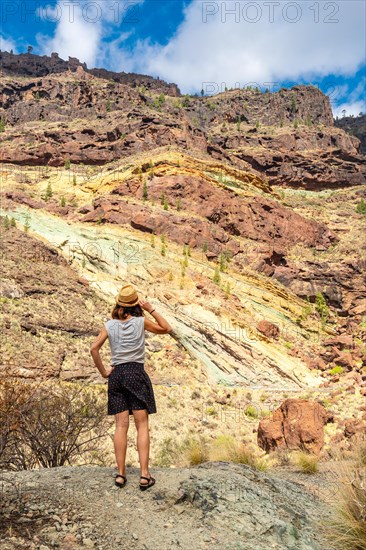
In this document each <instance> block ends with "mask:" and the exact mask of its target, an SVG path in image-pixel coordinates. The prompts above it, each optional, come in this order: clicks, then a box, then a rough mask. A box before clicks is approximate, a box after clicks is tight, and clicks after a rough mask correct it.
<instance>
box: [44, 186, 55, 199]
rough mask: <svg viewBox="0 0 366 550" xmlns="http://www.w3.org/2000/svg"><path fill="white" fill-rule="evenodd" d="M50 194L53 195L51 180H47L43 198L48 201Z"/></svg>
mask: <svg viewBox="0 0 366 550" xmlns="http://www.w3.org/2000/svg"><path fill="white" fill-rule="evenodd" d="M52 195H53V192H52V186H51V182H48V184H47V187H46V193H45V196H44V200H45V201H48V200H49V199H50V198H51V197H52Z"/></svg>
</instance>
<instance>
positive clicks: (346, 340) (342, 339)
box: [324, 334, 353, 349]
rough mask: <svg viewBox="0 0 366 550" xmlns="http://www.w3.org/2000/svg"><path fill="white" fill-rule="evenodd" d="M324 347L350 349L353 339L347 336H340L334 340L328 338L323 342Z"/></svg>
mask: <svg viewBox="0 0 366 550" xmlns="http://www.w3.org/2000/svg"><path fill="white" fill-rule="evenodd" d="M324 345H325V346H336V347H337V348H340V349H343V348H352V347H353V338H352V336H349V335H348V334H341V335H340V336H336V337H335V338H328V339H327V340H324Z"/></svg>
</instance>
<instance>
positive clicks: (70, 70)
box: [0, 54, 366, 444]
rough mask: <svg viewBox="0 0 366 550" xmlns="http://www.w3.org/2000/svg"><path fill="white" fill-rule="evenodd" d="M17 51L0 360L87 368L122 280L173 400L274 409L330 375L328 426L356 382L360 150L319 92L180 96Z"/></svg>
mask: <svg viewBox="0 0 366 550" xmlns="http://www.w3.org/2000/svg"><path fill="white" fill-rule="evenodd" d="M2 55H3V56H4V55H5V54H2ZM9 56H10V54H7V57H6V58H7V59H8V60H9ZM24 57H25V58H27V55H25V56H11V58H12V59H11V60H10V61H11V64H10V66H9V65H7V66H6V67H5V69H4V72H3V73H2V79H1V98H2V103H1V119H2V125H1V130H2V131H1V133H0V140H1V153H2V157H1V177H2V189H1V207H2V209H1V215H2V223H3V225H4V227H6V231H4V235H5V236H4V237H3V240H2V243H1V247H2V253H3V258H4V262H3V271H4V279H5V283H4V285H3V286H2V289H1V296H2V298H1V299H2V303H3V305H4V309H5V313H4V317H3V320H2V323H3V327H4V328H5V330H6V334H7V338H6V340H5V343H4V348H3V350H2V353H3V355H2V363H1V368H2V371H3V372H7V371H8V368H9V365H10V366H11V368H12V369H13V372H14V373H15V374H16V375H17V376H23V377H25V378H27V377H28V378H37V377H39V376H40V374H41V373H42V376H44V377H45V378H61V379H64V380H65V379H66V380H70V379H71V380H74V379H83V380H84V381H85V382H87V383H91V382H93V383H94V382H96V381H97V374H96V372H95V369H94V367H93V366H92V364H91V363H90V361H91V360H90V357H89V356H88V343H89V342H90V340H91V338H92V337H93V336H94V335H95V333H96V330H97V329H98V327H99V326H100V325H101V322H102V320H103V316H107V315H108V314H109V308H110V306H111V303H112V299H113V296H114V294H115V293H116V290H117V288H118V286H120V285H121V284H122V282H124V281H125V280H126V279H128V280H130V281H131V282H133V283H134V284H136V285H137V286H138V287H139V288H140V289H141V291H142V293H143V294H145V296H147V297H149V299H150V300H151V301H153V303H154V304H155V305H156V306H157V307H159V308H160V310H161V311H162V312H163V314H164V315H165V316H166V317H167V318H168V319H169V321H170V322H171V324H172V325H174V327H175V335H174V338H173V340H174V341H173V342H171V343H168V342H166V343H165V345H163V346H162V345H161V343H159V342H156V341H155V340H154V341H152V342H151V348H150V350H149V355H148V361H149V369H150V373H151V375H152V376H153V377H154V382H155V383H156V384H159V383H161V384H177V385H178V386H179V387H180V389H179V391H181V392H182V393H181V394H180V395H179V402H185V403H190V402H192V400H193V398H192V397H191V395H193V393H192V388H189V387H188V386H187V387H186V386H185V384H186V383H187V380H188V381H189V383H191V384H192V385H194V386H195V387H197V386H198V387H200V386H202V385H203V386H205V384H209V387H210V385H211V384H212V386H213V387H215V388H216V386H217V387H218V386H219V385H220V384H224V385H229V386H230V385H235V386H237V387H240V388H241V389H243V390H244V389H245V388H249V389H250V390H251V391H254V392H255V391H256V389H258V388H260V391H262V392H264V389H267V391H268V392H269V397H267V398H265V399H269V400H270V405H271V406H272V405H273V402H274V401H275V400H276V399H278V398H279V397H281V398H282V396H283V395H284V394H285V393H286V392H305V390H306V389H307V391H309V392H314V395H317V397H319V393H318V394H317V393H316V392H317V391H319V392H325V393H326V394H327V395H328V394H329V395H330V396H331V397H332V399H333V393H334V392H336V391H337V390H338V389H339V387H341V388H342V391H343V398H342V401H341V402H339V403H337V411H338V417H337V421H336V425H337V426H338V428H337V429H338V432H337V433H336V434H335V433H332V434H329V437H328V439H327V444H329V442H330V439H331V437H333V436H335V435H337V437H338V436H339V435H340V434H341V435H342V433H343V431H342V430H343V424H342V422H344V421H345V420H346V419H347V418H348V419H351V420H352V415H353V414H357V411H358V412H359V411H360V410H361V409H362V406H363V405H362V401H363V399H364V396H365V393H366V373H365V367H366V355H365V348H364V344H363V342H364V340H365V315H366V309H365V303H366V302H365V299H366V281H365V276H364V267H365V253H366V250H365V242H364V238H363V234H364V229H365V215H364V207H363V206H362V205H363V204H364V201H365V198H366V194H365V187H364V183H365V158H364V157H363V156H362V155H361V154H360V151H359V147H360V143H359V140H358V139H357V138H355V137H353V136H349V135H348V134H346V132H344V131H343V130H341V129H339V128H335V127H334V125H333V118H332V113H331V110H330V106H329V102H328V99H327V98H326V97H325V96H324V95H323V94H322V93H321V92H320V91H319V90H317V89H316V88H312V87H304V86H297V87H294V88H293V89H291V90H285V89H283V90H280V91H279V92H277V93H276V94H270V93H264V94H261V93H259V92H258V91H256V90H228V91H226V92H223V93H221V94H217V95H216V96H212V97H188V96H184V97H182V96H180V95H179V93H178V92H177V96H175V95H174V94H175V92H172V91H171V92H169V90H168V89H167V88H164V86H165V84H164V83H161V81H159V82H158V83H157V86H160V84H161V85H162V86H163V88H159V87H154V86H155V84H154V86H150V88H149V87H148V86H146V85H144V84H141V83H140V84H139V85H137V84H136V83H137V81H134V82H130V81H123V80H121V81H118V80H116V78H115V76H113V75H112V76H111V74H110V73H108V72H103V71H100V72H99V73H98V74H97V73H93V72H92V71H90V70H88V69H87V68H86V67H85V66H82V65H81V64H80V63H76V62H75V63H74V62H73V61H72V60H71V63H70V60H69V63H68V64H67V66H65V63H66V62H63V61H62V60H61V61H60V60H59V59H58V58H56V57H55V56H53V57H52V58H51V61H50V60H49V58H47V59H43V58H38V57H37V56H32V55H29V61H31V60H33V61H34V63H35V64H36V66H37V67H38V68H37V69H30V72H29V73H28V74H25V72H24V71H25V69H24V68H20V69H19V71H18V72H17V69H16V66H17V63H18V60H19V66H20V67H23V65H24V64H25V61H24ZM10 61H9V63H10ZM33 61H32V63H33ZM61 66H62V68H61ZM9 67H10V68H9ZM29 67H32V65H31V64H30V65H29ZM42 67H43V68H42ZM50 67H54V70H53V69H52V70H51V69H50ZM3 68H4V67H3ZM58 69H60V70H58ZM42 71H46V72H42ZM5 216H8V219H7V223H6V220H5ZM11 218H14V222H15V225H16V226H17V227H14V224H13V225H9V220H10V219H11ZM40 241H43V242H42V244H40ZM43 247H45V248H43ZM33 250H34V251H39V253H38V252H37V254H33V255H31V257H30V258H27V256H26V254H24V251H27V253H32V251H33ZM43 254H44V255H45V258H46V260H45V261H43V260H42V257H43ZM38 256H39V257H38ZM71 268H72V269H73V270H74V271H73V272H72V273H71V271H70V270H71ZM57 281H61V283H60V292H61V295H62V304H70V305H69V307H66V306H65V307H62V304H61V303H60V298H59V295H58V294H57V290H56V282H57ZM94 293H95V294H94ZM100 300H101V301H100ZM19 304H20V306H21V307H19ZM101 311H102V312H103V313H100V312H101ZM86 319H87V321H86ZM344 342H346V343H344ZM149 346H150V343H149ZM149 346H148V347H149ZM32 350H33V351H32ZM150 352H151V353H150ZM273 388H274V389H273ZM278 388H280V393H278V391H279V390H278ZM210 391H211V390H210ZM322 395H324V394H322ZM251 398H252V399H260V398H261V395H259V396H254V397H253V396H251ZM202 399H207V401H208V400H213V402H216V401H215V400H216V399H219V400H222V399H227V400H228V399H229V398H227V397H224V396H222V395H221V394H220V392H219V390H218V389H217V388H216V389H215V391H214V392H213V396H212V395H211V394H210V395H205V396H204V397H202ZM180 412H181V414H183V412H182V411H180ZM186 414H187V425H190V424H189V423H190V422H191V423H193V424H194V426H195V427H197V426H198V425H199V424H200V423H199V421H197V422H193V420H192V419H190V418H189V413H188V412H187V411H186ZM362 414H364V411H363V412H362ZM167 417H169V414H167ZM213 428H214V426H213Z"/></svg>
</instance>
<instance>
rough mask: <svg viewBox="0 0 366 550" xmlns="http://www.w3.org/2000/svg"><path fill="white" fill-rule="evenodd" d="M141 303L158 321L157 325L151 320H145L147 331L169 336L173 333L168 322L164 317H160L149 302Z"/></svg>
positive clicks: (141, 301)
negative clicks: (168, 334)
mask: <svg viewBox="0 0 366 550" xmlns="http://www.w3.org/2000/svg"><path fill="white" fill-rule="evenodd" d="M139 303H140V306H141V307H142V309H144V310H145V311H148V312H149V313H150V314H151V315H152V316H153V317H154V318H155V319H156V321H157V322H156V323H153V321H150V320H149V319H145V321H144V328H145V330H148V331H150V332H154V333H155V334H167V333H169V332H172V331H173V329H172V327H171V326H170V325H169V323H168V321H166V320H165V319H164V317H163V316H162V315H160V313H158V312H157V311H156V310H155V308H154V307H153V306H152V305H151V304H150V303H149V302H145V301H143V300H140V301H139Z"/></svg>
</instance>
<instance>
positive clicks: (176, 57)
mask: <svg viewBox="0 0 366 550" xmlns="http://www.w3.org/2000/svg"><path fill="white" fill-rule="evenodd" d="M249 4H250V5H252V9H251V10H250V9H249V8H247V11H245V6H248V5H249ZM267 4H271V6H272V9H274V15H275V16H274V18H273V22H271V20H270V6H267V7H265V3H260V2H246V3H243V2H202V1H198V0H193V2H192V3H191V4H189V5H188V6H187V7H186V9H185V13H184V20H183V22H182V23H181V25H180V27H179V28H178V29H177V32H176V33H175V35H174V36H173V37H172V39H171V40H170V41H169V43H168V44H167V45H165V46H161V45H159V44H152V43H151V42H150V41H148V40H147V41H140V42H138V43H137V45H136V47H135V49H134V51H133V52H132V53H126V52H122V56H121V69H122V63H123V67H126V66H127V67H128V70H134V71H136V72H143V73H147V74H153V75H159V76H160V77H161V78H164V79H166V80H169V81H174V82H176V83H177V84H178V85H179V86H180V88H181V89H182V91H187V92H189V91H198V90H200V89H201V87H202V83H203V82H215V83H217V84H218V85H219V86H220V84H221V83H224V85H223V86H225V84H226V85H227V86H228V87H232V86H235V83H236V82H239V83H240V85H241V86H243V85H245V84H247V83H249V82H257V83H258V84H259V85H260V86H263V85H264V83H267V82H269V83H270V82H272V83H278V82H281V81H284V80H291V81H293V82H294V83H296V82H297V81H299V80H300V79H301V80H303V79H304V78H307V79H309V80H311V81H312V82H313V83H314V84H315V83H316V78H319V79H321V78H323V77H324V76H326V75H328V74H335V75H345V76H351V75H353V74H354V73H355V72H356V71H357V69H358V68H359V66H360V65H361V64H362V62H363V60H364V40H365V30H364V26H363V25H364V20H365V4H364V3H363V2H358V1H357V0H349V1H347V2H344V1H339V2H334V3H333V2H328V3H324V2H315V3H314V4H311V3H310V2H286V3H284V2H281V3H279V2H267ZM275 4H276V6H275ZM278 4H280V5H279V6H278ZM290 4H291V5H292V6H293V7H292V9H291V6H290ZM253 6H254V7H253ZM255 6H257V8H256V7H255ZM285 6H288V7H287V9H285ZM289 6H290V7H289ZM294 6H295V7H294ZM296 6H297V8H296ZM311 6H313V9H310V8H311ZM314 6H319V22H315V21H314V19H315V18H316V16H317V14H316V12H314V9H315V8H314ZM332 6H333V7H334V6H335V7H336V6H339V12H338V13H334V14H333V13H332ZM295 8H296V9H297V11H298V15H299V14H300V10H301V17H300V19H299V20H298V21H297V22H296V23H290V22H289V21H288V20H289V19H294V18H295V16H296V15H297V14H296V11H295ZM209 9H211V10H215V11H217V13H215V14H214V15H208V14H207V10H209ZM229 10H236V20H235V15H234V14H231V15H230V14H229V13H228V12H229ZM256 10H257V13H256ZM286 10H287V11H286ZM256 15H257V16H258V18H259V19H258V21H257V22H255V23H250V22H248V20H253V19H254V18H255V16H256ZM286 19H287V20H286ZM325 19H328V20H336V19H338V22H333V23H332V22H325ZM205 20H206V22H205ZM125 70H126V69H125Z"/></svg>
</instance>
